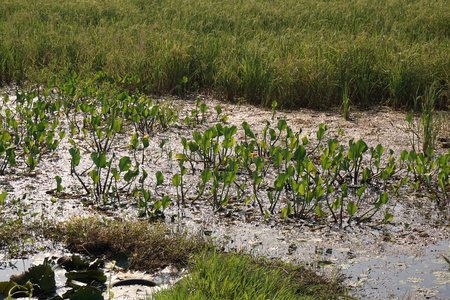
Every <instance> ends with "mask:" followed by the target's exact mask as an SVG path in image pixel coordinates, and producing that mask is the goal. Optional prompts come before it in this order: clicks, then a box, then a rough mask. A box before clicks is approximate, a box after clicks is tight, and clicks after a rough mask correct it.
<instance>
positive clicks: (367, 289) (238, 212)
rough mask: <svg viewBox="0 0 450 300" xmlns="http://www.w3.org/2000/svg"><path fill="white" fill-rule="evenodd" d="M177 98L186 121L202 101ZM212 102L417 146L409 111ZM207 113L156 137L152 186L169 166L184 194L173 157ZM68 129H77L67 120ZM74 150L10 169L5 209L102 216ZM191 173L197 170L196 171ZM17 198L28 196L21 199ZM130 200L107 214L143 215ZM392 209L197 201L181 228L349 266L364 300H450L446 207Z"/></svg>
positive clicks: (232, 117) (237, 111)
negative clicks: (363, 214) (341, 221)
mask: <svg viewBox="0 0 450 300" xmlns="http://www.w3.org/2000/svg"><path fill="white" fill-rule="evenodd" d="M11 99H12V100H13V99H14V97H13V96H12V97H11ZM172 101H173V103H174V105H175V106H179V107H180V113H179V114H180V119H182V118H183V117H184V116H185V115H189V113H190V111H191V109H192V108H193V107H194V105H195V102H194V101H181V100H177V99H175V100H172ZM205 101H207V104H208V106H209V107H210V110H212V109H213V107H214V106H216V105H221V106H222V110H223V111H224V114H226V115H228V116H229V121H228V124H227V126H231V125H236V126H237V127H238V128H240V124H241V123H242V122H243V121H244V120H245V121H247V122H248V123H249V124H250V125H251V128H252V130H253V131H254V132H255V133H258V132H259V133H260V132H261V131H262V128H263V127H264V126H265V124H266V120H269V121H271V122H272V123H276V121H277V118H280V117H285V118H286V119H287V120H288V123H289V124H290V125H291V126H296V127H301V128H303V133H302V136H308V138H309V139H310V140H314V136H315V131H316V130H317V128H318V125H319V123H322V122H323V123H326V124H327V125H328V128H329V130H328V131H329V134H330V135H331V136H328V137H333V138H339V139H340V140H343V141H346V140H348V139H349V138H352V137H353V138H355V139H358V138H363V139H364V141H366V143H367V144H368V146H369V147H370V146H376V144H377V143H382V144H383V146H385V147H386V148H391V149H393V150H395V151H396V153H400V151H401V150H403V149H405V147H406V148H407V147H408V140H409V138H408V135H407V134H405V128H406V124H405V121H404V114H402V113H398V112H393V111H391V110H389V109H387V108H382V107H381V108H374V109H373V110H371V111H368V112H355V113H353V114H352V118H353V120H352V121H351V122H347V121H343V120H342V117H341V115H340V114H339V113H336V112H315V111H309V110H301V111H296V112H282V113H278V114H277V115H276V116H275V118H274V119H273V118H272V117H273V116H272V113H271V112H270V111H267V110H261V109H257V108H254V107H251V106H247V105H241V106H239V105H230V104H224V103H221V102H218V101H215V100H210V99H205ZM207 118H208V120H209V121H210V123H209V124H203V125H199V126H198V127H196V128H185V127H183V125H182V123H180V126H179V127H178V128H173V129H171V130H170V131H167V132H164V133H161V134H157V135H156V136H154V137H152V139H151V140H150V146H149V148H148V149H149V150H148V151H147V152H146V157H145V161H144V163H143V164H142V166H143V167H144V168H145V169H146V170H147V172H148V174H149V177H148V179H147V182H146V184H147V185H148V186H149V187H152V186H154V185H155V182H156V180H155V173H156V172H157V171H161V172H163V174H164V176H165V178H166V181H165V183H164V184H163V187H162V189H164V193H166V194H168V195H171V197H172V198H175V195H176V191H175V189H174V187H173V186H171V185H170V184H168V183H167V182H170V178H171V177H172V176H173V174H174V173H176V172H177V171H178V167H177V162H176V161H175V160H171V159H169V157H168V153H169V152H170V151H173V153H174V154H176V153H179V152H181V148H180V147H181V145H180V138H181V137H182V136H186V137H191V136H192V131H194V130H197V131H200V132H202V131H203V130H205V129H206V128H207V127H209V126H211V125H213V124H214V123H215V122H217V118H216V117H215V116H214V114H213V113H209V114H207ZM386 120H389V121H386ZM447 125H448V124H447ZM61 128H62V129H64V130H66V132H68V130H67V129H68V127H67V124H65V123H64V122H63V123H62V125H61ZM339 129H341V130H343V131H344V134H337V132H338V130H339ZM241 131H242V130H240V131H239V132H238V133H237V137H243V134H242V132H241ZM447 132H448V131H447ZM132 134H133V132H132V130H131V129H129V130H127V131H126V132H125V134H123V135H121V136H120V137H118V140H117V143H116V144H117V145H116V146H115V149H114V151H115V152H116V154H117V155H118V156H119V157H120V156H123V155H128V156H130V152H129V151H128V150H127V148H126V145H127V144H128V143H129V141H130V138H131V135H132ZM76 138H77V137H75V139H76ZM163 140H166V144H165V146H164V148H160V147H159V145H160V144H161V141H163ZM80 143H82V139H80ZM70 148H71V145H70V144H69V143H68V141H67V138H66V139H64V140H62V141H61V144H60V148H59V150H58V151H57V152H55V153H52V154H50V155H47V156H45V157H44V158H43V159H42V160H41V161H40V162H39V164H38V166H37V171H36V172H33V174H31V176H28V175H27V176H23V174H24V173H25V165H24V163H23V162H22V161H18V166H17V167H16V168H15V169H14V170H12V171H11V172H9V173H8V174H6V175H3V176H0V192H1V191H3V190H7V191H8V192H9V196H8V199H7V201H8V203H9V204H10V205H7V206H6V209H5V210H4V211H3V213H8V214H11V215H17V211H18V209H21V211H22V212H23V211H24V209H25V211H26V212H30V213H34V212H38V213H39V214H38V216H37V217H32V215H31V214H26V215H24V216H23V218H24V220H25V221H34V220H35V219H36V218H41V219H42V220H45V219H53V220H56V221H65V220H67V219H69V218H70V217H72V216H81V217H85V216H92V215H96V214H99V211H98V210H95V209H93V207H92V206H86V205H83V204H82V201H83V200H89V197H88V196H86V195H85V194H84V191H83V190H82V188H81V186H80V183H79V182H78V181H77V179H76V178H75V177H74V176H71V174H70V155H69V153H68V149H70ZM439 150H440V151H445V149H439ZM88 154H89V153H87V152H86V153H82V162H81V164H80V166H79V170H85V169H86V168H88V166H89V159H88V158H89V155H88ZM56 175H58V176H60V177H61V178H62V185H63V187H64V190H63V192H64V197H56V196H55V194H54V192H52V191H54V189H55V188H56V182H55V179H54V177H55V176H56ZM189 176H190V174H188V176H187V178H189ZM24 194H26V196H25V197H24ZM13 199H16V200H17V199H21V200H20V201H19V202H16V204H15V205H11V201H12V200H13ZM17 203H19V204H17ZM125 204H126V205H125V206H124V207H122V208H120V209H112V208H111V209H110V210H109V211H106V212H104V217H106V218H109V217H115V218H124V219H135V218H137V208H136V206H135V203H125ZM387 211H390V212H393V213H394V219H393V220H392V221H391V222H389V223H388V224H380V223H378V221H379V220H380V219H381V217H382V212H380V213H379V214H378V215H376V216H375V218H374V221H373V222H372V223H365V224H362V225H352V226H347V227H345V228H343V229H340V228H338V227H337V226H335V225H334V223H332V222H330V223H329V224H331V225H330V226H328V225H323V224H321V223H319V222H317V221H315V220H305V221H296V222H290V221H289V220H288V221H285V220H279V219H277V218H276V217H273V218H269V219H263V218H261V217H260V216H259V213H258V209H257V208H256V207H253V206H251V205H236V206H233V205H231V206H230V207H228V208H227V209H226V210H225V211H224V212H218V213H215V214H214V213H213V212H212V210H211V208H210V207H208V206H207V205H204V203H203V204H202V203H197V204H196V206H191V205H188V207H186V208H185V209H183V211H182V213H183V214H184V215H185V216H184V217H183V218H179V219H178V218H175V225H176V226H179V227H180V228H181V229H185V228H187V229H188V230H189V231H191V232H199V233H201V234H206V235H208V236H211V237H212V238H214V239H215V240H217V241H218V242H219V243H222V244H223V245H224V247H225V248H226V249H228V250H232V249H233V250H234V249H236V250H244V251H247V252H250V253H252V254H254V255H257V256H265V257H276V258H281V259H283V260H286V261H293V262H297V263H302V264H307V265H309V266H310V267H312V268H315V269H316V270H317V272H319V273H325V274H327V275H328V276H335V275H336V274H337V272H341V273H342V274H344V275H345V276H346V278H347V279H346V283H347V284H348V285H349V286H350V287H351V289H350V294H352V295H356V296H357V297H360V298H362V299H377V298H378V299H389V298H390V299H408V298H413V299H428V298H433V299H446V298H450V291H449V290H448V287H449V285H450V278H449V276H450V275H449V274H450V273H449V265H448V264H447V263H446V262H445V260H444V259H443V257H442V255H445V256H446V257H448V258H450V248H449V243H450V233H449V228H450V227H449V223H448V219H447V217H445V216H442V215H439V214H437V212H436V209H435V208H434V204H433V203H431V201H430V200H429V199H427V198H423V197H421V196H419V195H413V194H408V195H406V196H403V197H402V198H400V199H397V200H394V199H393V200H390V202H389V205H388V206H387ZM179 213H180V212H179V211H177V210H176V209H175V208H171V209H170V210H169V211H168V212H167V216H168V219H167V221H168V222H170V221H171V220H170V216H171V215H174V214H179ZM25 246H26V247H28V248H29V250H38V249H39V250H40V251H53V250H54V249H53V247H54V245H52V244H51V243H45V241H38V242H35V243H33V244H32V245H25ZM4 257H5V256H4V253H2V252H1V251H0V259H1V260H2V261H3V259H4ZM19 264H20V263H19ZM5 279H6V278H0V280H5ZM140 291H141V290H140ZM145 292H146V291H145ZM130 293H132V292H130ZM136 293H137V292H136ZM124 294H127V290H124ZM128 294H129V293H128ZM133 297H134V296H133Z"/></svg>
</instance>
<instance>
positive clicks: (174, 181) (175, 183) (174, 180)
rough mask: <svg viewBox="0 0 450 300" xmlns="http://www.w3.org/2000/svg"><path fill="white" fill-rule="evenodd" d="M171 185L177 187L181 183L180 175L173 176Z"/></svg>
mask: <svg viewBox="0 0 450 300" xmlns="http://www.w3.org/2000/svg"><path fill="white" fill-rule="evenodd" d="M172 183H173V185H174V186H175V187H179V186H180V183H181V175H180V174H175V175H173V177H172Z"/></svg>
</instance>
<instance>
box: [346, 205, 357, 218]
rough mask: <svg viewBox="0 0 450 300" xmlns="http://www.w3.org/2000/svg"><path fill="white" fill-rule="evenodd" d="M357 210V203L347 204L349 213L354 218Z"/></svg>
mask: <svg viewBox="0 0 450 300" xmlns="http://www.w3.org/2000/svg"><path fill="white" fill-rule="evenodd" d="M357 209H358V207H357V206H356V204H355V202H353V201H350V202H349V203H348V204H347V212H348V214H349V215H350V216H353V215H354V214H355V213H356V210H357Z"/></svg>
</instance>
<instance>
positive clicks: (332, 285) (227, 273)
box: [154, 252, 346, 300]
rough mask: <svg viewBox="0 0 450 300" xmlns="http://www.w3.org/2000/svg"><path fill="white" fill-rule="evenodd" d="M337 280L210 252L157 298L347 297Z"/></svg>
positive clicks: (284, 266)
mask: <svg viewBox="0 0 450 300" xmlns="http://www.w3.org/2000/svg"><path fill="white" fill-rule="evenodd" d="M345 296H346V295H345V290H344V289H343V288H342V286H340V285H339V284H337V282H335V281H330V280H327V279H324V278H323V277H320V276H318V275H317V274H315V273H314V272H312V271H310V270H307V269H305V268H304V267H302V266H295V267H294V266H291V265H287V264H282V263H281V262H277V261H268V260H263V259H254V258H252V257H250V256H247V255H245V254H242V253H240V254H233V253H231V254H218V253H216V252H209V253H205V254H203V255H200V256H197V257H196V260H195V262H194V264H193V267H192V269H191V272H190V274H189V275H188V276H186V277H185V278H184V279H183V280H181V281H180V282H179V283H177V284H176V285H175V287H174V288H173V289H169V290H163V291H161V292H159V293H157V294H156V295H154V297H155V299H167V300H169V299H205V300H206V299H338V298H339V299H341V298H342V299H344V298H345Z"/></svg>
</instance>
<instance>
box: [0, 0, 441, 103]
mask: <svg viewBox="0 0 450 300" xmlns="http://www.w3.org/2000/svg"><path fill="white" fill-rule="evenodd" d="M0 7H2V9H1V11H0V80H1V81H2V82H3V83H12V82H19V83H20V82H25V81H26V82H28V83H31V84H34V83H44V84H45V83H46V82H47V81H48V80H49V78H50V77H51V76H52V75H53V74H56V75H58V76H61V75H62V74H66V73H67V72H70V71H76V72H77V73H78V74H81V75H82V76H86V77H90V78H93V77H94V74H96V73H97V72H99V71H101V72H104V73H106V74H119V75H120V76H122V77H123V76H124V75H125V74H129V75H132V76H137V77H139V79H140V82H139V84H138V85H139V87H140V88H141V89H142V90H145V91H147V92H149V93H167V92H177V93H186V92H190V91H195V90H197V89H201V90H203V91H214V92H216V93H217V94H219V95H221V96H223V97H224V98H226V99H235V98H237V97H244V98H245V99H246V100H248V101H249V102H251V103H254V104H258V105H265V106H270V104H271V102H272V101H274V100H276V101H277V102H278V104H279V105H280V106H282V107H300V106H311V107H312V106H314V107H320V106H328V105H330V104H334V105H339V104H340V103H341V101H342V95H343V92H344V87H346V95H347V96H348V98H349V100H350V101H351V102H352V104H353V105H358V104H363V105H367V104H373V103H378V102H380V101H383V102H384V103H388V104H390V105H392V106H395V107H401V106H405V105H408V106H412V104H413V103H412V102H413V99H414V97H415V96H416V95H422V94H424V93H425V91H426V90H427V88H428V87H430V86H431V85H432V84H433V83H434V84H435V86H436V87H437V88H439V89H442V90H443V92H442V93H441V96H440V98H439V99H438V101H437V103H436V105H437V106H439V107H442V108H446V107H447V106H448V105H449V93H450V92H449V84H450V80H449V72H448V70H449V69H450V56H449V55H448V53H449V45H450V43H449V38H450V25H449V24H450V9H449V7H448V3H447V1H446V0H436V1H431V0H418V1H413V2H411V1H408V0H388V1H381V2H380V1H369V0H351V1H344V0H337V1H327V0H319V1H311V0H302V1H296V0H287V1H281V2H280V1H257V0H250V1H232V0H223V1H212V0H199V1H186V0H178V1H174V0H168V1H152V2H148V1H142V0H120V1H119V0H110V1H104V0H90V1H80V0H76V1H66V0H63V1H56V0H50V1H43V0H37V1H30V0H26V1H11V0H0Z"/></svg>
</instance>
